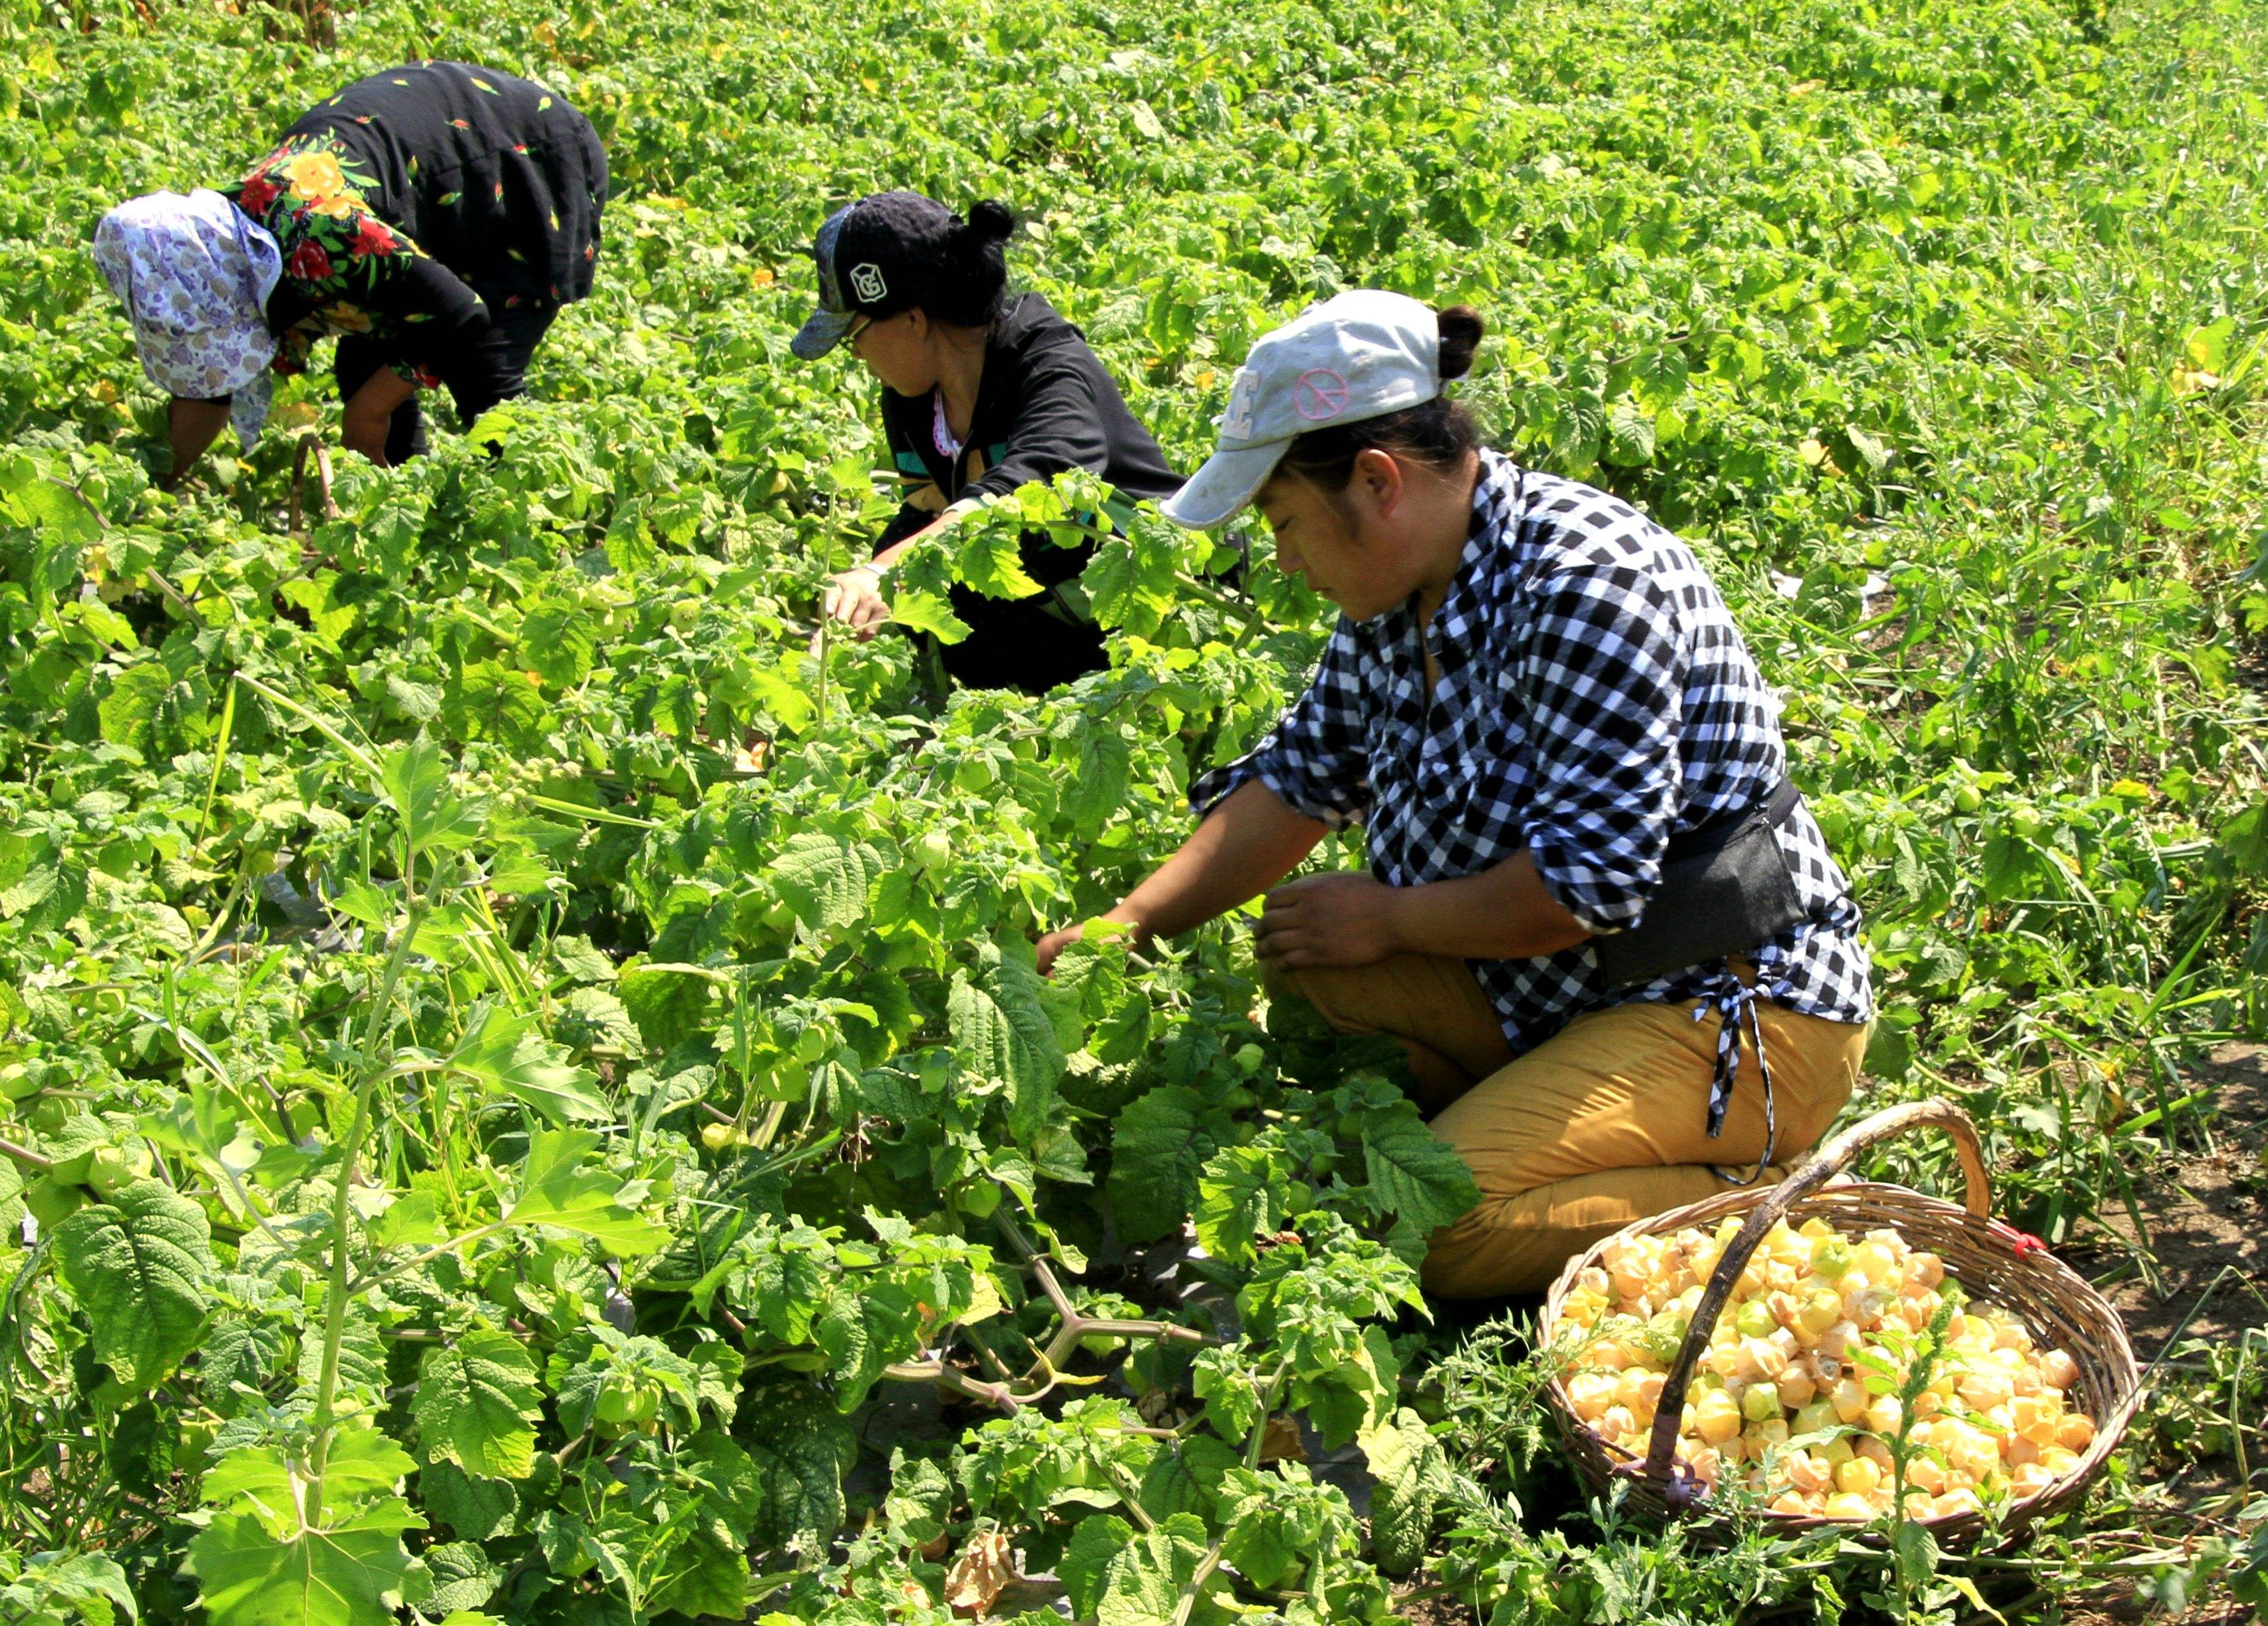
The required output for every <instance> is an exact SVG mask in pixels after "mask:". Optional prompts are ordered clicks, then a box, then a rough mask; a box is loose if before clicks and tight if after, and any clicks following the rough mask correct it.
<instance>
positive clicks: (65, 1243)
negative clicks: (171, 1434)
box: [55, 1180, 212, 1390]
mask: <svg viewBox="0 0 2268 1626" xmlns="http://www.w3.org/2000/svg"><path fill="white" fill-rule="evenodd" d="M211 1234H212V1232H211V1227H210V1225H208V1224H207V1222H206V1219H205V1215H204V1210H203V1209H201V1208H199V1207H198V1206H197V1205H196V1204H195V1203H192V1202H190V1201H189V1200H188V1198H187V1197H184V1196H181V1195H180V1193H179V1192H177V1191H175V1190H174V1189H173V1188H172V1187H171V1186H168V1185H167V1184H166V1182H165V1181H160V1180H137V1181H131V1182H130V1183H129V1184H127V1185H125V1186H123V1187H122V1188H119V1190H118V1191H117V1192H115V1193H114V1194H113V1196H111V1197H110V1198H109V1200H108V1201H107V1202H101V1203H89V1204H88V1205H87V1206H85V1208H82V1209H80V1210H78V1211H77V1213H75V1214H72V1215H70V1217H69V1218H66V1219H65V1220H64V1221H63V1223H62V1224H61V1225H57V1226H56V1227H55V1252H56V1255H57V1257H58V1258H59V1260H60V1261H61V1262H62V1266H63V1280H64V1282H65V1283H66V1284H69V1286H70V1290H71V1294H72V1296H73V1297H74V1298H76V1299H77V1300H78V1305H79V1307H80V1308H81V1309H82V1310H84V1311H85V1312H86V1316H87V1320H88V1321H91V1322H92V1323H93V1326H94V1353H95V1357H96V1358H97V1359H99V1360H100V1361H101V1362H102V1364H103V1365H106V1366H107V1367H109V1368H110V1370H111V1371H112V1372H114V1373H116V1374H117V1377H118V1380H119V1381H120V1382H121V1383H123V1384H126V1385H128V1386H129V1387H134V1388H138V1389H144V1390H147V1389H151V1388H154V1387H157V1385H158V1383H159V1382H160V1381H161V1380H163V1379H164V1378H165V1376H166V1374H167V1373H168V1372H172V1371H173V1368H174V1367H175V1366H177V1365H180V1361H181V1357H183V1356H185V1355H187V1354H188V1352H189V1351H190V1350H192V1349H195V1347H196V1343H197V1335H198V1334H199V1333H200V1332H201V1331H203V1328H204V1324H205V1317H206V1314H207V1313H208V1312H209V1311H210V1299H208V1298H207V1296H206V1289H207V1287H208V1285H209V1284H210V1280H211V1277H212V1248H211V1242H210V1238H211Z"/></svg>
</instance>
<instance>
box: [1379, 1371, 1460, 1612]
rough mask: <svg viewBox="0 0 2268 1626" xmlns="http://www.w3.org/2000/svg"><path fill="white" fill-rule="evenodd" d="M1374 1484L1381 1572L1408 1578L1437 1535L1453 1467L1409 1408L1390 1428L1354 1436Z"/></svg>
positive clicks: (1382, 1424) (1439, 1445) (1385, 1425)
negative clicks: (1436, 1518)
mask: <svg viewBox="0 0 2268 1626" xmlns="http://www.w3.org/2000/svg"><path fill="white" fill-rule="evenodd" d="M1356 1439H1357V1441H1358V1442H1359V1444H1360V1445H1361V1446H1362V1450H1363V1454H1364V1456H1365V1457H1366V1458H1367V1459H1368V1460H1369V1463H1370V1472H1371V1476H1372V1478H1373V1481H1374V1482H1375V1483H1374V1484H1373V1488H1372V1490H1371V1493H1370V1541H1371V1547H1372V1549H1373V1551H1374V1552H1375V1553H1376V1555H1377V1557H1378V1567H1379V1568H1380V1569H1381V1570H1382V1571H1385V1572H1386V1573H1387V1574H1388V1575H1394V1576H1401V1575H1407V1574H1409V1573H1410V1571H1412V1570H1414V1569H1416V1568H1417V1567H1418V1564H1419V1563H1421V1562H1422V1561H1423V1560H1424V1558H1425V1547H1426V1543H1427V1542H1428V1541H1431V1540H1432V1534H1433V1508H1434V1505H1435V1503H1436V1501H1437V1500H1438V1498H1439V1497H1440V1496H1441V1495H1442V1494H1443V1493H1444V1492H1446V1491H1447V1490H1448V1488H1449V1477H1450V1476H1449V1463H1448V1458H1447V1453H1444V1452H1443V1450H1442V1448H1441V1442H1440V1440H1439V1439H1437V1438H1434V1437H1433V1435H1432V1433H1431V1432H1430V1431H1428V1430H1427V1429H1426V1427H1425V1419H1424V1418H1422V1417H1420V1416H1418V1414H1417V1413H1416V1412H1415V1411H1412V1410H1410V1409H1409V1408H1408V1407H1406V1406H1405V1407H1403V1409H1401V1410H1400V1411H1398V1412H1396V1413H1395V1416H1394V1419H1393V1421H1392V1422H1390V1423H1381V1424H1378V1425H1377V1426H1376V1427H1374V1428H1369V1429H1365V1430H1363V1431H1361V1432H1360V1433H1359V1434H1358V1435H1357V1436H1356Z"/></svg>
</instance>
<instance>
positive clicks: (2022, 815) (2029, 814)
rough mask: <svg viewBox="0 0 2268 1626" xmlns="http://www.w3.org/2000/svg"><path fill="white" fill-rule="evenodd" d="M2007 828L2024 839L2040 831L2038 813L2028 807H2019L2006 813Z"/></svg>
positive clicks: (2030, 837) (2027, 839)
mask: <svg viewBox="0 0 2268 1626" xmlns="http://www.w3.org/2000/svg"><path fill="white" fill-rule="evenodd" d="M2008 828H2010V829H2012V830H2014V831H2015V833H2016V834H2017V835H2021V836H2022V837H2023V838H2024V839H2025V840H2026V841H2029V840H2031V839H2032V838H2033V837H2034V836H2036V835H2038V834H2039V833H2040V815H2039V814H2038V813H2037V812H2036V811H2035V810H2033V809H2032V808H2029V807H2019V808H2016V809H2015V810H2014V812H2012V813H2009V815H2008Z"/></svg>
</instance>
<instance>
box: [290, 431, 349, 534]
mask: <svg viewBox="0 0 2268 1626" xmlns="http://www.w3.org/2000/svg"><path fill="white" fill-rule="evenodd" d="M311 455H312V456H313V458H314V460H315V491H316V495H318V496H319V497H321V498H322V501H323V518H324V519H337V518H338V517H339V505H338V504H336V503H335V502H333V501H332V500H331V449H330V448H329V447H328V446H327V445H324V444H323V438H322V437H321V436H320V435H318V434H317V433H315V431H314V430H308V431H307V432H306V434H304V435H302V436H300V437H299V445H298V450H297V451H295V452H292V454H291V534H292V535H294V536H298V535H299V534H300V533H301V530H302V524H301V519H302V504H301V494H302V492H303V491H304V489H306V483H307V460H308V458H309V457H310V456H311Z"/></svg>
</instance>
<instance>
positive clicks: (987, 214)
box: [965, 197, 1016, 243]
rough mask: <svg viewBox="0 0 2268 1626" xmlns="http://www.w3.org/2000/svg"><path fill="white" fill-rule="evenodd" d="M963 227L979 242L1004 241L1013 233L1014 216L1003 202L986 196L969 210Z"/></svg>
mask: <svg viewBox="0 0 2268 1626" xmlns="http://www.w3.org/2000/svg"><path fill="white" fill-rule="evenodd" d="M965 229H966V230H967V232H968V234H969V235H970V236H971V237H973V238H975V239H976V240H977V241H978V242H979V243H1005V242H1006V241H1007V240H1008V239H1009V238H1010V237H1012V236H1013V235H1014V233H1015V230H1016V217H1015V216H1014V215H1013V214H1011V213H1010V212H1009V211H1008V206H1007V205H1006V204H1005V203H1003V202H1000V201H999V200H998V198H989V197H988V198H986V199H985V200H984V201H983V202H981V203H978V204H976V205H975V206H974V207H972V208H971V209H970V210H969V211H968V226H967V227H966V228H965Z"/></svg>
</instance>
